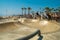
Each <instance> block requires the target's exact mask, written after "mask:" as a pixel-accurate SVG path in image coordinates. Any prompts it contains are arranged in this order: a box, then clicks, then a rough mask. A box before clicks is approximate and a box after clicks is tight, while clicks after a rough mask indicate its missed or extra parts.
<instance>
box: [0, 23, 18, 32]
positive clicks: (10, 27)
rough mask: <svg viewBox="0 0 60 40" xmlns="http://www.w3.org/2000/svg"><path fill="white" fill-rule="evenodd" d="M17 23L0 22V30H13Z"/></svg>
mask: <svg viewBox="0 0 60 40" xmlns="http://www.w3.org/2000/svg"><path fill="white" fill-rule="evenodd" d="M17 24H18V23H17V22H7V23H3V24H0V32H6V31H11V30H15V29H16V28H18V27H17Z"/></svg>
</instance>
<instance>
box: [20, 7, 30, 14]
mask: <svg viewBox="0 0 60 40" xmlns="http://www.w3.org/2000/svg"><path fill="white" fill-rule="evenodd" d="M21 9H22V15H23V14H24V13H25V15H26V10H28V14H30V10H31V7H28V8H25V7H24V8H21ZM24 11H25V12H24ZM23 12H24V13H23Z"/></svg>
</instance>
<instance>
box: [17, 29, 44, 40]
mask: <svg viewBox="0 0 60 40" xmlns="http://www.w3.org/2000/svg"><path fill="white" fill-rule="evenodd" d="M37 34H38V36H39V39H37V40H42V38H43V36H42V35H41V32H40V30H37V31H36V32H34V33H32V34H30V35H28V36H26V37H23V38H20V39H17V40H29V39H31V38H33V37H34V36H36V35H37Z"/></svg>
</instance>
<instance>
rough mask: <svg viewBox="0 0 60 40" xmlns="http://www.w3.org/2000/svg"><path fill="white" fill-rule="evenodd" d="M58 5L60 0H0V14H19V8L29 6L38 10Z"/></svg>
mask: <svg viewBox="0 0 60 40" xmlns="http://www.w3.org/2000/svg"><path fill="white" fill-rule="evenodd" d="M47 6H48V7H51V8H57V7H60V0H0V16H9V15H19V14H21V13H22V10H21V8H23V7H26V8H28V7H31V8H32V11H33V10H34V11H39V10H40V8H44V7H47Z"/></svg>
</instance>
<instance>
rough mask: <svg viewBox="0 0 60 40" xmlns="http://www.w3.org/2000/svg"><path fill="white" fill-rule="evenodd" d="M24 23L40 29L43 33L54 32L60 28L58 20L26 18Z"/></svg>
mask: <svg viewBox="0 0 60 40" xmlns="http://www.w3.org/2000/svg"><path fill="white" fill-rule="evenodd" d="M23 24H25V25H27V26H28V27H31V28H36V29H40V30H41V32H42V33H54V32H57V31H59V30H60V25H58V24H60V23H58V22H56V21H48V20H40V21H39V20H37V19H25V20H24V22H23Z"/></svg>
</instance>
